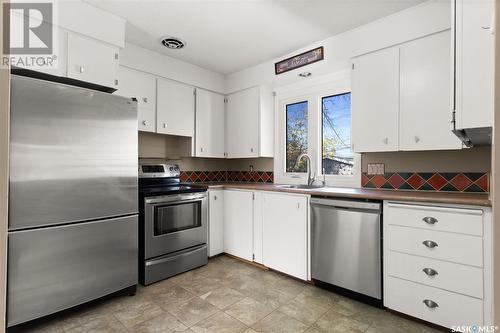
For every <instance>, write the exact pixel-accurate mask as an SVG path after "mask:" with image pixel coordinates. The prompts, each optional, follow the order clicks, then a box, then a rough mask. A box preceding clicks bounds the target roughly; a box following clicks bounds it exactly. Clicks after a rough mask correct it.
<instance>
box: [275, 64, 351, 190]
mask: <svg viewBox="0 0 500 333" xmlns="http://www.w3.org/2000/svg"><path fill="white" fill-rule="evenodd" d="M275 103H276V104H275V112H276V113H275V119H276V121H275V131H274V135H275V141H274V142H275V143H276V145H275V147H274V181H275V182H276V183H281V184H306V183H307V181H308V178H307V174H306V171H307V159H302V160H301V163H299V164H298V165H296V164H297V158H298V157H299V156H300V155H301V154H304V153H307V155H309V157H310V159H311V161H310V168H311V169H310V171H311V174H310V175H311V177H313V178H314V179H315V184H318V185H319V184H321V183H322V182H323V181H324V182H325V184H326V185H327V186H349V187H360V186H361V155H360V154H357V153H355V152H353V151H352V149H351V143H352V141H353V140H352V139H351V138H352V129H351V119H352V110H351V70H350V69H346V70H345V71H341V72H336V73H332V74H328V75H323V76H321V77H318V78H312V79H308V80H306V81H299V82H296V83H293V84H289V85H284V86H283V87H277V88H276V90H275ZM323 170H324V172H323Z"/></svg>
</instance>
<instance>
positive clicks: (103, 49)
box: [67, 33, 119, 89]
mask: <svg viewBox="0 0 500 333" xmlns="http://www.w3.org/2000/svg"><path fill="white" fill-rule="evenodd" d="M118 52H119V49H118V47H116V46H112V45H111V44H106V43H103V42H100V41H97V40H95V39H92V38H89V37H84V36H81V35H77V34H73V33H69V34H68V56H67V75H68V77H69V78H72V79H76V80H81V81H86V82H90V83H93V84H98V85H101V86H105V87H110V88H115V89H117V88H118V64H119V60H118Z"/></svg>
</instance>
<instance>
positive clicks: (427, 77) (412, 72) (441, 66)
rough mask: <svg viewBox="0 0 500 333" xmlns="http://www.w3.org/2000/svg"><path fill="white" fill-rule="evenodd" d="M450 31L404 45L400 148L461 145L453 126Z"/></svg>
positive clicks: (401, 52) (437, 148)
mask: <svg viewBox="0 0 500 333" xmlns="http://www.w3.org/2000/svg"><path fill="white" fill-rule="evenodd" d="M451 59H452V53H451V32H450V30H447V31H444V32H440V33H437V34H434V35H431V36H427V37H424V38H420V39H417V40H414V41H411V42H408V43H405V44H403V45H402V46H401V49H400V71H401V75H400V87H401V94H400V99H401V100H400V107H401V108H400V131H399V145H400V146H399V149H400V150H440V149H460V148H461V147H462V143H461V142H460V140H459V139H458V138H457V136H455V134H453V132H452V131H451V127H450V121H451V118H450V110H451V96H450V95H451V80H450V78H451Z"/></svg>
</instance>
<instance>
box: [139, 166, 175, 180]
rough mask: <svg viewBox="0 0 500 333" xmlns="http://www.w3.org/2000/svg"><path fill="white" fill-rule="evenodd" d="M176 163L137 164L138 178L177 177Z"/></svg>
mask: <svg viewBox="0 0 500 333" xmlns="http://www.w3.org/2000/svg"><path fill="white" fill-rule="evenodd" d="M180 174H181V172H180V170H179V166H178V165H177V164H139V178H167V177H179V176H180Z"/></svg>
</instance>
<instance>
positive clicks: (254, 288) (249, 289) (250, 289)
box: [223, 275, 265, 296]
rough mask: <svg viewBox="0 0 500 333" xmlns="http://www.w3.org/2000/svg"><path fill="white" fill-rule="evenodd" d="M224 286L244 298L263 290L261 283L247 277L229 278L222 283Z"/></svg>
mask: <svg viewBox="0 0 500 333" xmlns="http://www.w3.org/2000/svg"><path fill="white" fill-rule="evenodd" d="M223 284H224V286H226V287H229V288H231V289H234V290H237V291H239V292H240V293H242V294H245V295H246V296H251V295H253V294H255V293H257V292H262V291H263V290H265V289H264V287H263V285H262V283H261V282H259V281H257V280H255V279H254V278H252V277H251V276H248V275H238V276H231V277H229V278H227V279H225V281H224V282H223Z"/></svg>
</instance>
